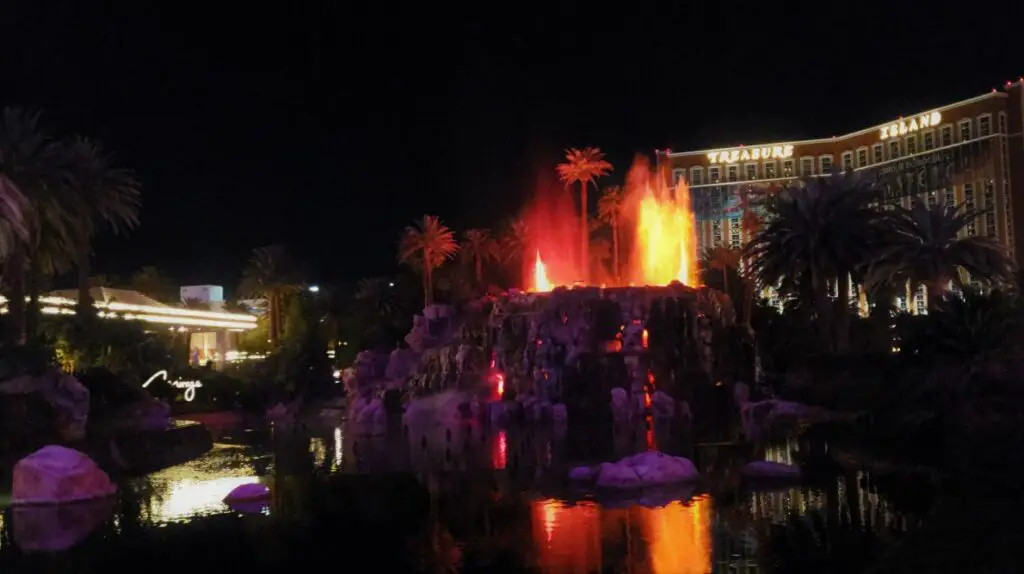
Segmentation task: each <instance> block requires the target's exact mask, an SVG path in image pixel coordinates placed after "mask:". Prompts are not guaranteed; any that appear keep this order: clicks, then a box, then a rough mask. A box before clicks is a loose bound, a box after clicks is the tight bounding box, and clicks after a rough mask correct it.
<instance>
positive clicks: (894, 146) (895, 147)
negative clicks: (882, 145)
mask: <svg viewBox="0 0 1024 574" xmlns="http://www.w3.org/2000/svg"><path fill="white" fill-rule="evenodd" d="M898 157H900V141H899V140H892V141H890V142H889V159H896V158H898Z"/></svg>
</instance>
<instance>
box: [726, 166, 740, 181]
mask: <svg viewBox="0 0 1024 574" xmlns="http://www.w3.org/2000/svg"><path fill="white" fill-rule="evenodd" d="M725 169H726V170H727V171H726V172H725V173H726V174H727V177H728V178H729V181H739V179H740V166H738V165H730V166H729V167H727V168H725Z"/></svg>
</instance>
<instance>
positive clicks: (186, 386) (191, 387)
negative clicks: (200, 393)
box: [142, 370, 203, 402]
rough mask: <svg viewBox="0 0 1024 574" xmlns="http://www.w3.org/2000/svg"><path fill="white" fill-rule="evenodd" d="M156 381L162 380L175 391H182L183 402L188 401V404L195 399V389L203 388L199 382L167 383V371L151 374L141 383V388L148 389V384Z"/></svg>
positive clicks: (180, 381) (181, 381) (175, 381)
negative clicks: (183, 395)
mask: <svg viewBox="0 0 1024 574" xmlns="http://www.w3.org/2000/svg"><path fill="white" fill-rule="evenodd" d="M157 379H163V380H165V381H167V384H169V385H171V386H172V387H174V388H176V389H182V390H184V391H185V400H186V401H188V402H192V401H194V400H195V398H196V389H199V388H202V386H203V383H202V382H200V381H184V380H181V379H176V380H173V381H168V380H167V371H166V370H163V371H157V372H155V373H153V374H152V375H151V376H150V377H149V378H148V379H146V382H145V383H142V388H146V387H148V386H149V384H150V383H152V382H153V381H155V380H157Z"/></svg>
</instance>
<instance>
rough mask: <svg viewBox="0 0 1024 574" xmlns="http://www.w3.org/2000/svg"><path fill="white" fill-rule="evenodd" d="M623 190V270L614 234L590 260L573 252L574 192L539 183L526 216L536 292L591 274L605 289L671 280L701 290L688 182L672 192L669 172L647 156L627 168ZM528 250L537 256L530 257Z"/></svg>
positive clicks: (527, 263) (528, 272)
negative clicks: (615, 266)
mask: <svg viewBox="0 0 1024 574" xmlns="http://www.w3.org/2000/svg"><path fill="white" fill-rule="evenodd" d="M625 188H626V193H625V198H624V201H623V203H622V205H621V211H620V213H619V217H618V218H617V219H616V222H617V227H616V232H617V244H618V246H619V249H620V252H619V259H620V262H619V266H620V269H619V270H613V269H611V266H612V262H613V260H614V257H613V255H614V254H613V249H614V247H615V243H614V242H613V241H612V239H611V235H610V234H609V233H608V231H609V229H607V228H605V229H604V231H603V232H602V233H603V236H602V237H599V238H595V240H594V244H593V245H592V246H591V250H590V254H591V256H592V259H591V261H588V262H581V261H580V254H579V253H576V252H575V251H574V247H575V246H577V245H578V229H579V227H578V225H579V223H580V222H579V211H578V208H576V207H574V204H573V203H574V200H573V197H572V194H571V192H569V191H567V190H566V188H565V187H564V186H561V185H558V184H557V183H555V182H546V181H541V182H538V188H537V195H536V197H535V198H534V200H533V202H532V203H531V205H530V206H528V207H527V209H525V210H524V212H523V216H522V221H523V223H524V224H525V226H524V229H525V230H527V234H526V235H527V236H526V237H525V241H524V248H523V257H522V258H521V262H522V265H523V268H522V272H523V277H524V279H525V280H524V283H526V284H528V285H530V287H531V288H532V291H534V292H548V291H551V290H552V289H554V288H555V287H556V286H559V285H564V286H573V285H576V284H577V279H579V278H580V277H591V278H592V280H593V281H592V285H600V286H602V287H605V286H613V287H626V286H634V285H668V284H669V283H672V282H673V281H680V282H681V283H683V284H684V285H689V286H691V287H696V286H698V273H697V236H696V233H697V224H696V219H695V218H694V215H693V209H692V206H691V203H690V193H689V189H688V188H687V187H686V185H685V184H684V183H680V185H679V186H678V187H676V188H675V189H672V188H671V187H670V186H669V183H668V174H667V173H665V172H664V171H658V170H655V169H653V168H652V167H651V165H650V163H649V162H648V161H647V160H646V159H645V158H643V157H639V158H637V160H636V161H635V162H634V164H633V166H632V168H631V169H630V170H629V175H628V177H627V181H626V186H625ZM606 227H607V226H606ZM599 235H601V234H599ZM530 251H534V253H535V256H534V257H530V256H529V253H530ZM541 251H543V252H544V259H543V260H542V259H541V255H540V252H541ZM582 265H586V269H583V268H581V267H582ZM616 271H618V272H616ZM531 279H532V280H531Z"/></svg>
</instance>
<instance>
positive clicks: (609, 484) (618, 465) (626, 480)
mask: <svg viewBox="0 0 1024 574" xmlns="http://www.w3.org/2000/svg"><path fill="white" fill-rule="evenodd" d="M576 470H577V469H573V471H574V472H575V471H576ZM577 476H579V477H581V478H579V480H583V478H582V476H583V474H582V471H580V472H579V473H578V474H577ZM699 476H700V473H698V472H697V468H696V467H695V466H694V465H693V463H692V462H690V460H689V459H686V458H683V457H678V456H670V455H667V454H664V453H661V452H658V451H650V452H642V453H640V454H635V455H633V456H627V457H626V458H623V459H622V460H620V461H619V462H606V463H604V464H602V465H601V466H600V467H599V469H598V470H597V486H598V487H600V488H606V489H615V490H624V489H632V488H643V487H648V486H663V485H668V484H676V483H682V482H692V481H694V480H697V478H699Z"/></svg>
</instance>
